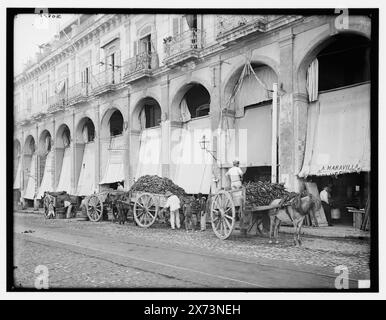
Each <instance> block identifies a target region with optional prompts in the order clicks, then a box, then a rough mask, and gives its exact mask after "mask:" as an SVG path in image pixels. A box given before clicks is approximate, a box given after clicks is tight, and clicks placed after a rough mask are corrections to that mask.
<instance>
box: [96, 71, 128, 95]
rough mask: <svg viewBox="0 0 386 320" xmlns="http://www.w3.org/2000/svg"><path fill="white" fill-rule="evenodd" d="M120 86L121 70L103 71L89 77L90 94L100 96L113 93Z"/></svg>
mask: <svg viewBox="0 0 386 320" xmlns="http://www.w3.org/2000/svg"><path fill="white" fill-rule="evenodd" d="M120 84H121V68H120V67H119V68H118V67H117V68H116V69H115V70H113V69H108V70H104V71H102V72H100V73H98V74H96V75H93V76H92V77H91V93H92V94H94V95H100V94H103V93H105V92H108V91H113V90H115V89H117V87H118V86H119V85H120Z"/></svg>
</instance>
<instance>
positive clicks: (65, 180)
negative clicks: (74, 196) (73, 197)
mask: <svg viewBox="0 0 386 320" xmlns="http://www.w3.org/2000/svg"><path fill="white" fill-rule="evenodd" d="M71 174H72V170H71V148H65V149H64V155H63V162H62V169H61V170H60V176H59V183H58V186H57V187H56V191H66V192H67V193H71Z"/></svg>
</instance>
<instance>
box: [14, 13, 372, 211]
mask: <svg viewBox="0 0 386 320" xmlns="http://www.w3.org/2000/svg"><path fill="white" fill-rule="evenodd" d="M337 19H338V17H337V16H301V15H290V16H289V15H250V16H248V15H242V16H241V15H240V16H236V15H215V14H197V15H182V14H181V15H178V14H175V15H166V14H134V15H126V14H118V15H116V14H101V15H79V16H77V17H76V19H74V21H72V22H71V23H69V24H68V25H67V26H66V27H65V28H63V29H62V30H61V31H60V33H59V34H58V35H57V36H56V37H55V39H54V40H53V41H51V42H50V43H47V44H46V45H45V46H44V48H43V50H42V52H41V53H39V54H38V55H37V57H36V61H35V62H33V63H32V64H30V65H29V66H27V67H26V69H25V70H24V71H23V73H22V74H19V75H17V76H16V77H15V82H14V85H15V91H14V101H15V105H14V111H15V113H14V114H15V121H16V123H15V131H14V168H15V170H14V177H15V182H14V190H16V191H15V192H19V193H18V195H19V196H21V198H23V199H25V201H26V203H29V205H33V200H34V199H36V198H39V197H40V196H41V195H42V193H43V192H44V191H62V190H65V191H67V192H69V193H71V194H76V195H80V196H85V195H88V194H91V193H93V192H94V191H95V190H97V191H99V190H103V189H104V188H106V187H112V186H114V184H115V183H116V182H118V181H124V187H125V189H128V188H129V187H130V186H131V185H132V183H133V182H134V181H135V179H137V178H138V177H139V176H141V175H144V174H158V175H160V176H165V177H169V178H171V179H172V180H173V181H174V182H176V183H177V184H179V185H181V186H182V187H184V188H185V189H186V191H187V192H189V193H197V192H202V193H209V192H215V190H216V189H219V188H221V187H224V186H225V185H226V179H225V176H224V173H225V172H226V170H227V168H229V167H230V166H231V164H232V160H233V159H234V158H239V159H240V161H241V163H242V167H243V168H246V178H247V179H249V180H256V179H270V177H271V174H272V154H273V152H272V149H273V148H276V147H277V181H278V182H283V183H285V184H286V186H287V187H288V189H290V190H295V191H298V190H300V189H301V188H303V186H304V182H305V181H310V180H312V181H316V182H317V183H320V184H324V183H326V181H325V180H323V179H325V178H323V177H332V176H333V177H340V176H341V177H344V179H349V180H350V179H351V178H350V177H349V178H347V175H349V176H350V175H351V174H354V173H355V174H358V173H359V174H361V172H362V173H363V177H362V176H361V177H360V178H358V179H359V180H360V181H362V180H363V181H365V180H366V179H369V174H366V173H369V172H370V167H369V166H370V135H369V132H370V127H369V123H370V118H369V115H370V73H369V70H370V67H369V66H370V60H369V54H370V53H369V48H370V41H371V40H370V39H371V20H370V18H369V17H367V16H350V17H349V19H348V22H347V23H346V24H344V25H342V24H340V23H339V21H338V22H337ZM275 84H276V87H277V111H278V116H277V119H276V121H277V122H276V123H277V140H276V141H275V138H274V139H273V138H272V129H273V124H274V123H275V122H274V121H273V119H272V105H273V97H275V96H276V95H275V94H272V90H273V88H274V86H275ZM347 108H349V109H347ZM353 110H356V111H355V112H353V113H352V116H351V117H346V115H347V114H348V113H349V114H351V111H353ZM318 123H322V124H323V125H320V126H319V127H318V126H316V124H318ZM321 128H322V129H321ZM349 130H352V131H350V133H347V131H349ZM357 131H358V132H359V133H358V134H353V132H357ZM203 143H206V144H207V148H206V151H205V150H203V148H202V144H203ZM347 144H351V146H350V148H348V145H347ZM348 150H349V151H348ZM350 150H351V151H350ZM191 159H194V160H191ZM318 179H319V180H318ZM353 179H354V180H355V179H357V178H353ZM318 181H319V182H318ZM357 184H359V182H356V180H355V181H354V182H353V185H354V186H357ZM318 186H319V188H320V185H318ZM361 188H362V187H361ZM210 190H211V191H210ZM348 192H349V191H348V190H347V193H348Z"/></svg>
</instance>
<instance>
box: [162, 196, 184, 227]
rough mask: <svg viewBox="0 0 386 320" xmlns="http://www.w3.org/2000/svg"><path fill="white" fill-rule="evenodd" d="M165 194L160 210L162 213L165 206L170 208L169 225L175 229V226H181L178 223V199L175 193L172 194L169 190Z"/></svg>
mask: <svg viewBox="0 0 386 320" xmlns="http://www.w3.org/2000/svg"><path fill="white" fill-rule="evenodd" d="M165 196H167V197H168V199H167V201H166V204H165V206H164V207H163V209H162V210H161V211H160V213H162V212H163V211H165V210H166V209H167V208H169V209H170V225H171V227H172V229H173V230H174V229H175V226H177V229H179V228H180V227H181V225H180V207H181V203H180V199H179V198H178V197H177V196H176V195H175V194H172V193H171V192H170V191H168V192H166V194H165Z"/></svg>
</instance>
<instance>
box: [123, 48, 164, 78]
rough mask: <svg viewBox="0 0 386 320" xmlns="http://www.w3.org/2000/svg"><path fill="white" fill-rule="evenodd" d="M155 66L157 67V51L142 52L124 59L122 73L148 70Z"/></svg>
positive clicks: (128, 73)
mask: <svg viewBox="0 0 386 320" xmlns="http://www.w3.org/2000/svg"><path fill="white" fill-rule="evenodd" d="M156 68H158V55H157V53H156V52H152V53H147V52H143V53H140V54H137V55H136V56H135V57H132V58H130V59H127V60H126V61H125V63H124V74H125V75H130V74H133V73H136V72H139V71H150V70H153V69H156Z"/></svg>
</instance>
